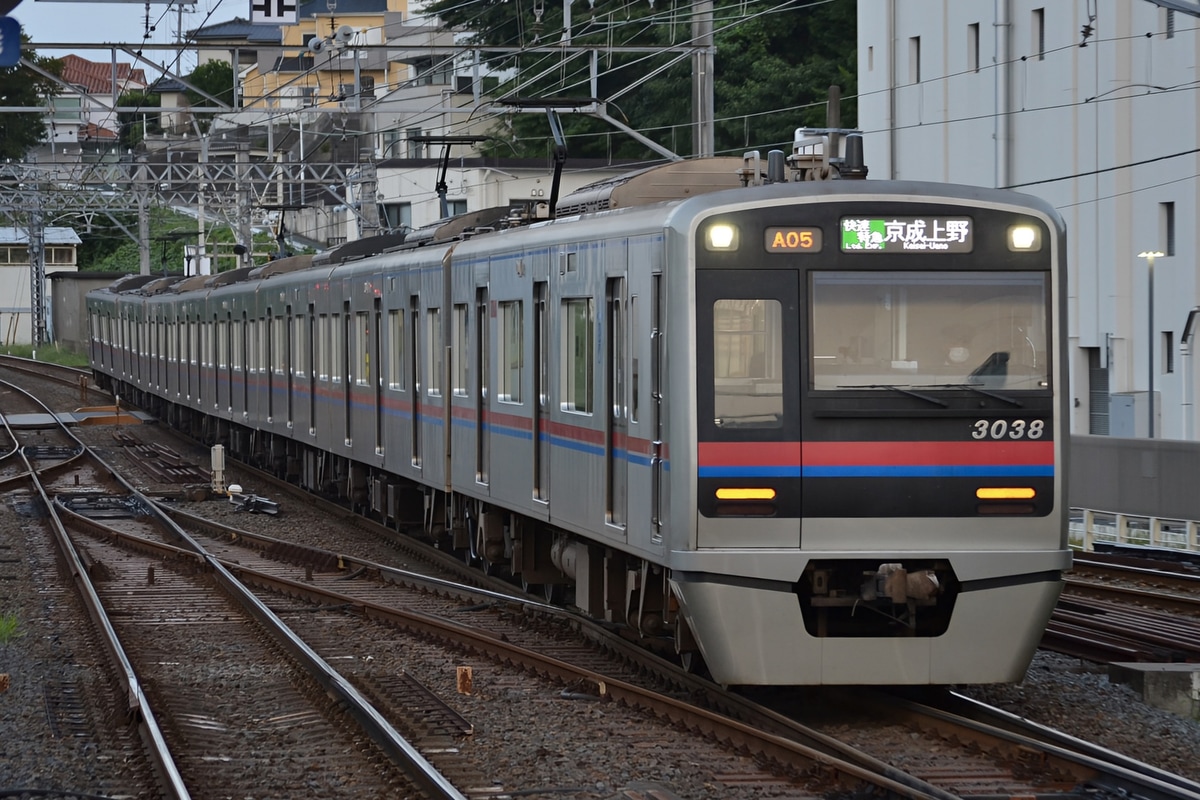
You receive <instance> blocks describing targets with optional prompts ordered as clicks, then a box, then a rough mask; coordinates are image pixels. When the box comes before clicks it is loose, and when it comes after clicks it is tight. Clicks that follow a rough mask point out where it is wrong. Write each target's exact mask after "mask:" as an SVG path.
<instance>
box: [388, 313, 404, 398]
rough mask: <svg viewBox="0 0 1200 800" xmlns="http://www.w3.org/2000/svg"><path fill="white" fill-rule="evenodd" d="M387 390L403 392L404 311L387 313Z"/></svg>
mask: <svg viewBox="0 0 1200 800" xmlns="http://www.w3.org/2000/svg"><path fill="white" fill-rule="evenodd" d="M387 319H388V376H387V377H388V388H389V389H395V390H397V391H403V390H404V309H399V308H398V309H395V310H393V311H389V312H388V317H387Z"/></svg>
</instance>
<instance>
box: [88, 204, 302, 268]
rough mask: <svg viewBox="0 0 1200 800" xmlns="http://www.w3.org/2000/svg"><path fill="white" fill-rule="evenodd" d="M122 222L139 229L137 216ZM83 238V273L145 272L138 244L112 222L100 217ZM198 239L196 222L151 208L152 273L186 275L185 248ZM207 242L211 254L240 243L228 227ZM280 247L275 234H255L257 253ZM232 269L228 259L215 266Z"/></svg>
mask: <svg viewBox="0 0 1200 800" xmlns="http://www.w3.org/2000/svg"><path fill="white" fill-rule="evenodd" d="M118 219H119V221H120V223H121V225H123V226H124V227H125V230H137V219H136V218H135V217H134V216H133V215H126V216H121V217H119V218H118ZM81 238H82V239H83V243H82V244H80V245H79V248H78V264H79V269H80V270H87V271H97V272H120V273H135V272H139V271H140V270H141V256H140V253H139V251H138V245H137V243H136V242H134V241H132V240H131V239H130V238H129V237H128V235H126V233H125V231H124V230H122V229H121V226H120V225H118V224H117V223H115V222H113V221H112V220H110V219H108V218H106V217H99V216H97V217H96V218H95V220H94V221H93V223H92V227H91V231H90V232H89V233H88V234H86V235H84V236H82V237H81ZM198 238H199V236H198V231H197V230H196V220H194V219H192V218H191V217H188V216H185V215H183V214H177V213H175V212H173V211H171V210H169V209H165V208H152V209H150V269H151V271H153V272H174V273H178V272H182V271H183V269H184V265H185V259H186V257H187V256H186V255H185V247H186V246H187V245H194V244H196V241H197V239H198ZM205 239H206V242H207V243H208V244H209V245H210V248H209V252H210V253H211V252H214V250H213V248H214V247H220V249H219V252H222V253H229V252H231V246H232V245H233V243H234V242H236V241H238V239H237V236H236V234H235V233H234V231H233V230H232V229H230V228H228V227H225V226H221V227H216V228H210V229H209V230H208V232H207V233H206V235H205ZM221 245H225V246H223V247H221ZM277 248H278V245H277V244H276V243H275V241H274V238H273V237H272V234H271V233H269V232H266V231H264V232H262V233H256V234H255V235H254V251H255V252H256V253H267V252H273V251H275V250H276V249H277ZM232 266H233V261H232V259H227V260H224V261H223V262H218V263H215V264H214V265H213V269H214V271H217V272H222V271H224V270H225V269H231V268H232Z"/></svg>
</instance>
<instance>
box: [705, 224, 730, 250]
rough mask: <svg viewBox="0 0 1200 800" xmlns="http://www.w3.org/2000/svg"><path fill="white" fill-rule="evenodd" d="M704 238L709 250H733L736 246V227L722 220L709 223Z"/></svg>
mask: <svg viewBox="0 0 1200 800" xmlns="http://www.w3.org/2000/svg"><path fill="white" fill-rule="evenodd" d="M705 240H706V242H707V243H708V249H709V250H734V249H736V248H737V228H735V227H733V226H732V225H729V224H726V223H724V222H718V223H715V224H713V225H709V226H708V236H707V237H705Z"/></svg>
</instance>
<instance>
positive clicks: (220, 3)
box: [8, 0, 250, 67]
mask: <svg viewBox="0 0 1200 800" xmlns="http://www.w3.org/2000/svg"><path fill="white" fill-rule="evenodd" d="M178 8H179V7H178V6H174V5H168V4H167V3H165V2H163V0H153V2H151V4H150V14H151V17H152V19H151V23H150V24H151V25H154V27H155V30H154V31H153V32H152V33H150V38H148V39H147V38H145V34H146V3H145V0H137V1H136V2H100V1H99V0H72V1H71V2H48V1H47V0H21V2H20V3H19V4H18V5H17V7H16V8H14V9H13V10H12V11H10V12H9V14H8V16H10V17H14V18H16V20H17V21H18V22H20V23H21V27H22V29H23V31H24V32H25V34H26V35H28V36H29V37H30V38H31V39H32V40H33V45H34V47H35V48H36V49H37V52H38V54H39V55H44V56H61V55H64V53H65V52H66V51H59V50H50V49H48V48H44V47H41V46H39V45H41V44H44V43H49V42H53V43H64V44H76V43H84V44H91V43H95V44H106V43H119V44H128V45H132V46H133V47H134V48H137V47H138V46H140V45H142V44H143V43H145V45H146V46H145V47H144V48H143V51H144V54H145V55H146V56H147V57H148V58H151V59H153V60H155V61H156V62H159V63H163V62H164V61H166V60H168V59H170V58H173V55H171V54H169V53H166V52H162V51H160V52H155V53H151V52H150V48H151V45H153V44H155V43H160V44H161V43H168V42H174V41H176V38H175V32H176V28H177V27H178V25H179V22H180V14H179V13H178ZM183 9H184V13H183V14H182V22H183V29H184V30H185V31H187V30H189V29H192V28H197V27H199V26H201V25H204V24H212V23H215V22H226V21H228V20H230V19H233V18H234V17H238V16H240V17H243V18H248V17H249V15H250V0H196V2H194V3H192V4H189V5H185V6H183ZM210 10H211V11H212V16H211V17H210V16H209V11H210ZM206 18H207V23H206ZM78 55H80V56H81V57H83V58H87V59H89V60H92V61H104V62H107V61H108V60H109V58H110V56H109V55H108V53H107V52H106V51H104V50H93V51H91V52H90V53H89V52H88V51H78ZM192 58H193V60H194V58H195V57H194V55H193V57H192ZM118 60H125V61H127V60H128V59H123V58H121V57H120V56H119V55H118ZM191 66H193V67H194V66H195V65H194V64H192V65H191Z"/></svg>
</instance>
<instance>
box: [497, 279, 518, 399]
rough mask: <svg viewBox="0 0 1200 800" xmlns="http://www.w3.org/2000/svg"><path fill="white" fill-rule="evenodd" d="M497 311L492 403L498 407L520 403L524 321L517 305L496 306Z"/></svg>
mask: <svg viewBox="0 0 1200 800" xmlns="http://www.w3.org/2000/svg"><path fill="white" fill-rule="evenodd" d="M499 311H500V313H499V319H498V320H497V322H498V323H499V327H500V330H499V331H498V333H499V335H500V336H499V342H497V344H498V345H499V350H500V352H499V353H497V355H496V360H497V363H498V364H499V374H498V375H497V381H496V383H497V386H496V399H497V400H498V401H500V402H501V403H520V402H521V373H522V367H523V366H524V363H525V334H524V330H525V319H524V315H523V313H522V312H523V309H522V306H521V301H520V300H510V301H506V302H503V303H500V308H499Z"/></svg>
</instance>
